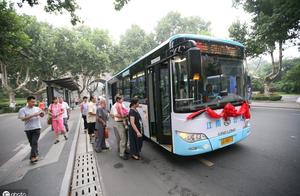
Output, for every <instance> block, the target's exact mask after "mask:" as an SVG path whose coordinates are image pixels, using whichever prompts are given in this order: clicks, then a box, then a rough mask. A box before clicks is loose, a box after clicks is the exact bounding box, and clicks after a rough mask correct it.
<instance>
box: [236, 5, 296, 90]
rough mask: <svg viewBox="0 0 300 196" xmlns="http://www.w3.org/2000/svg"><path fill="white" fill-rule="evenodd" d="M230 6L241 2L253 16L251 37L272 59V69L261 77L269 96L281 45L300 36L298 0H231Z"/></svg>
mask: <svg viewBox="0 0 300 196" xmlns="http://www.w3.org/2000/svg"><path fill="white" fill-rule="evenodd" d="M234 5H235V6H238V5H242V6H243V8H244V10H245V11H247V12H249V13H251V14H252V15H253V18H252V22H253V26H252V28H251V29H252V35H253V39H254V40H255V41H257V42H259V43H260V44H263V45H265V52H268V53H269V54H270V57H271V62H272V72H271V73H269V74H268V75H267V76H266V77H265V78H264V93H265V95H269V88H270V84H271V82H273V81H275V80H276V79H277V78H278V77H279V76H280V74H281V71H282V58H283V44H284V43H285V42H286V41H287V40H293V39H295V38H297V37H299V35H300V1H298V0H289V1H285V0H273V1H271V0H260V1H252V0H234ZM277 46H278V59H279V60H278V63H276V62H275V60H274V51H275V49H276V47H277Z"/></svg>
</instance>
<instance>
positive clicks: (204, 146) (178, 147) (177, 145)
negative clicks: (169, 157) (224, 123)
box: [173, 127, 251, 156]
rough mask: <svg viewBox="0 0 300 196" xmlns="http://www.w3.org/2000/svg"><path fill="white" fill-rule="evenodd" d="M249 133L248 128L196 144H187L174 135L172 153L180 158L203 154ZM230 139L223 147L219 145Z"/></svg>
mask: <svg viewBox="0 0 300 196" xmlns="http://www.w3.org/2000/svg"><path fill="white" fill-rule="evenodd" d="M250 133H251V130H250V127H246V128H243V129H241V130H238V131H235V132H233V133H229V134H224V135H221V136H217V137H214V138H209V139H206V140H201V141H198V142H193V143H189V142H186V141H184V140H183V139H181V138H180V137H179V136H178V135H177V134H173V135H174V145H173V152H174V153H175V154H177V155H181V156H191V155H197V154H203V153H206V152H210V151H213V150H217V149H219V148H223V147H225V146H228V145H231V144H234V143H237V142H239V141H241V140H243V139H245V138H246V137H248V136H249V134H250ZM229 137H232V141H231V142H229V143H226V144H224V145H222V144H221V140H222V139H224V138H229Z"/></svg>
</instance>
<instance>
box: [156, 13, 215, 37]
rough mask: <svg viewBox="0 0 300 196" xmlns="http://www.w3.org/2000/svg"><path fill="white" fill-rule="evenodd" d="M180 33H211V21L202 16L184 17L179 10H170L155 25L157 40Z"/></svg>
mask: <svg viewBox="0 0 300 196" xmlns="http://www.w3.org/2000/svg"><path fill="white" fill-rule="evenodd" d="M179 33H194V34H205V35H209V34H210V22H206V21H204V20H203V19H201V18H200V17H197V16H193V17H182V16H181V14H180V13H179V12H169V13H168V14H167V15H166V16H165V17H163V18H162V19H161V20H160V21H159V22H158V24H157V26H156V27H155V34H156V41H157V42H158V43H161V42H163V41H165V40H167V39H168V38H169V37H171V36H172V35H175V34H179Z"/></svg>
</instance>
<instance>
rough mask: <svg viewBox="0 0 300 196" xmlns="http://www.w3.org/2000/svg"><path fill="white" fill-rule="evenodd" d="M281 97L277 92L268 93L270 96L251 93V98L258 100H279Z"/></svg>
mask: <svg viewBox="0 0 300 196" xmlns="http://www.w3.org/2000/svg"><path fill="white" fill-rule="evenodd" d="M281 98H282V96H281V95H278V94H270V96H265V95H264V94H258V95H253V96H252V99H253V100H258V101H280V100H281Z"/></svg>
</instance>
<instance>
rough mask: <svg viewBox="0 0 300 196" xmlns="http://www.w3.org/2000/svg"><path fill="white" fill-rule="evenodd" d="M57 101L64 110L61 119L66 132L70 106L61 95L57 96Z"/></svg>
mask: <svg viewBox="0 0 300 196" xmlns="http://www.w3.org/2000/svg"><path fill="white" fill-rule="evenodd" d="M59 103H60V104H61V108H62V109H63V110H64V113H63V120H64V126H65V129H66V131H67V132H69V126H68V120H69V117H70V107H69V104H68V103H67V102H65V101H64V98H63V97H59Z"/></svg>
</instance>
